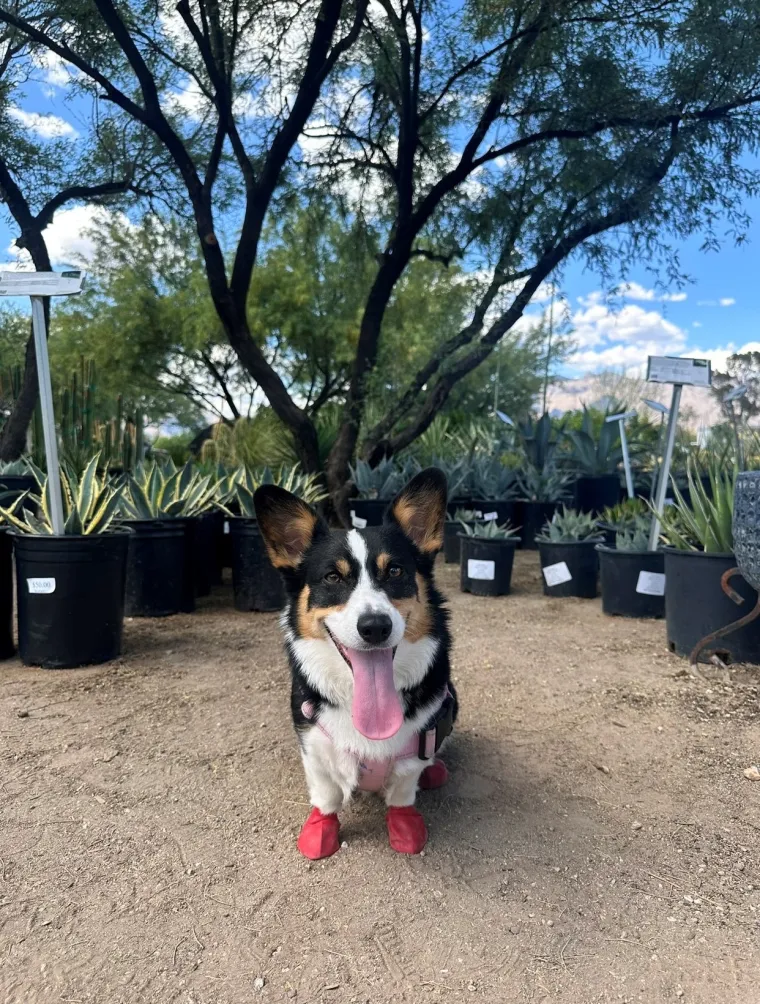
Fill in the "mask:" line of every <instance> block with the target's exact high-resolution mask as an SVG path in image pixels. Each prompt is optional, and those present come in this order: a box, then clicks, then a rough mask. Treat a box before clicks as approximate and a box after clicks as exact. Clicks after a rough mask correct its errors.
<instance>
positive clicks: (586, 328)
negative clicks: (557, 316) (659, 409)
mask: <svg viewBox="0 0 760 1004" xmlns="http://www.w3.org/2000/svg"><path fill="white" fill-rule="evenodd" d="M582 304H583V309H581V310H578V311H576V312H575V313H574V314H573V315H572V317H571V322H572V327H573V335H574V337H575V339H576V342H577V344H578V346H579V347H580V348H581V349H590V348H594V347H595V346H602V349H601V350H600V351H599V352H598V353H592V355H596V356H598V360H597V363H596V365H597V367H602V366H621V365H626V366H630V365H636V364H637V363H642V362H646V357H647V355H650V354H659V355H663V354H667V353H670V354H674V353H676V352H680V351H681V350H682V349H683V347H684V345H685V343H686V333H685V332H684V331H683V330H682V329H681V328H679V327H678V326H677V325H676V324H673V323H672V322H671V321H668V320H666V319H665V318H664V317H663V316H662V315H661V314H659V313H658V312H657V311H656V310H644V308H643V307H639V306H636V304H632V303H629V304H626V305H625V306H624V307H623V308H622V310H619V311H613V310H612V309H611V308H610V307H608V306H607V305H606V304H604V303H602V302H601V294H597V293H592V294H591V295H590V296H588V297H584V298H583V300H582ZM619 343H623V344H622V345H621V344H619ZM591 362H592V360H591V358H590V356H589V354H588V353H585V354H584V353H579V354H578V357H574V358H573V360H572V365H573V367H574V368H575V367H577V366H585V365H587V364H591Z"/></svg>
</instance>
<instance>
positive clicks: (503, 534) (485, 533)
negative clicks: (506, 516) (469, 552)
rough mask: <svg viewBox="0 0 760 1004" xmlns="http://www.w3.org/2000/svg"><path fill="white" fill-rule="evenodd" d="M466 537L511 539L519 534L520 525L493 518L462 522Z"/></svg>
mask: <svg viewBox="0 0 760 1004" xmlns="http://www.w3.org/2000/svg"><path fill="white" fill-rule="evenodd" d="M462 526H463V527H464V532H465V533H466V534H467V536H468V537H479V538H485V539H486V540H512V539H514V538H515V537H517V536H519V532H520V527H519V526H512V524H511V523H500V524H499V523H497V522H496V520H495V519H490V520H488V522H487V523H462Z"/></svg>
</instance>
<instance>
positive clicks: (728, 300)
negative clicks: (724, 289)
mask: <svg viewBox="0 0 760 1004" xmlns="http://www.w3.org/2000/svg"><path fill="white" fill-rule="evenodd" d="M719 303H720V305H721V307H733V305H734V304H735V303H736V300H735V299H734V298H733V296H724V297H723V298H722V299H721V300H720V301H719Z"/></svg>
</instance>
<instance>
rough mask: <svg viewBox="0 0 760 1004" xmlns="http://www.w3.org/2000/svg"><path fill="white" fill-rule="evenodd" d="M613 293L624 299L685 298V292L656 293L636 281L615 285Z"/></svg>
mask: <svg viewBox="0 0 760 1004" xmlns="http://www.w3.org/2000/svg"><path fill="white" fill-rule="evenodd" d="M615 293H616V294H617V295H618V296H621V297H623V298H624V299H626V300H647V301H654V300H660V301H662V302H670V303H682V302H683V301H684V300H685V299H686V293H657V292H656V291H655V290H654V289H647V288H646V287H645V286H642V285H641V284H640V283H638V282H625V283H623V285H622V286H618V287H617V289H616V290H615Z"/></svg>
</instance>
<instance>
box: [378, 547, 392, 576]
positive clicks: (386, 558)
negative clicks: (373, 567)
mask: <svg viewBox="0 0 760 1004" xmlns="http://www.w3.org/2000/svg"><path fill="white" fill-rule="evenodd" d="M390 560H391V556H390V554H388V552H387V551H381V552H380V554H378V556H377V570H378V572H384V571H385V569H386V568H387V567H388V565H389V564H390Z"/></svg>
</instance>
